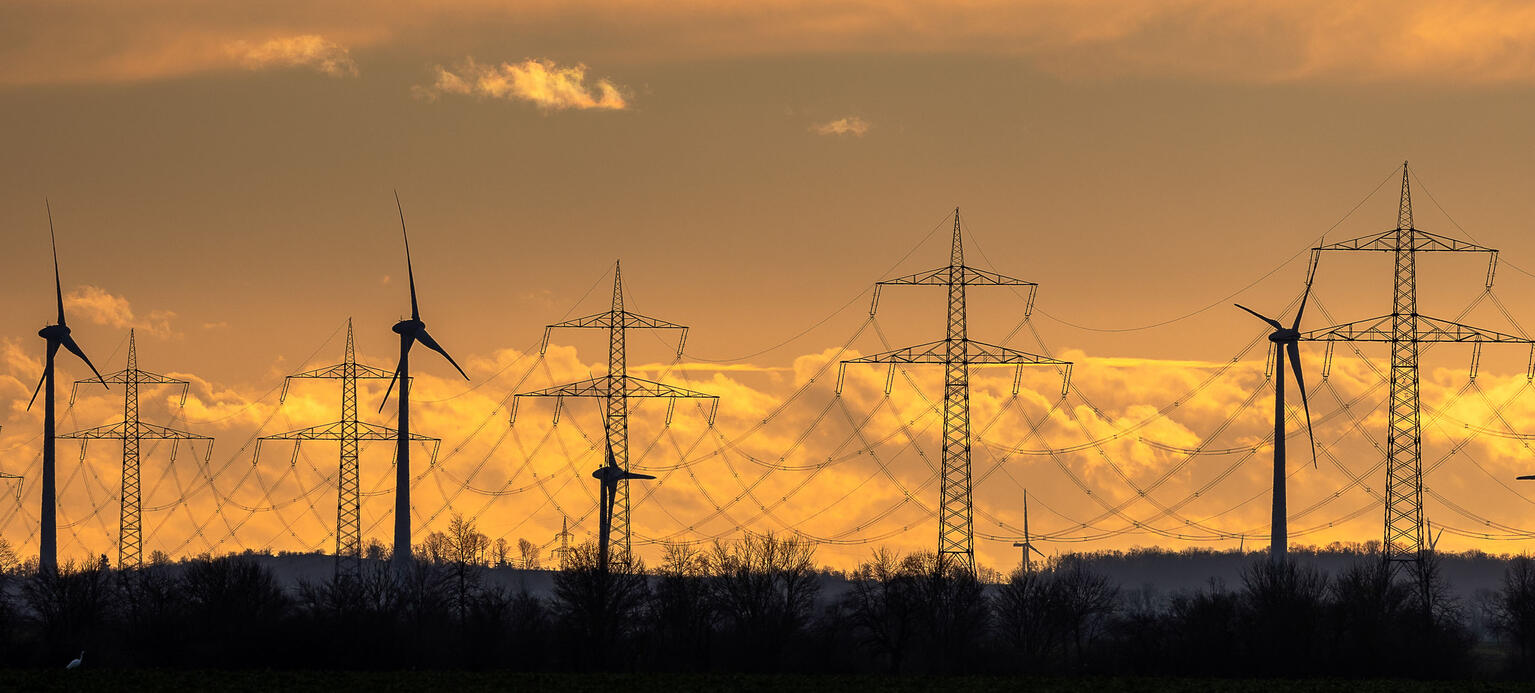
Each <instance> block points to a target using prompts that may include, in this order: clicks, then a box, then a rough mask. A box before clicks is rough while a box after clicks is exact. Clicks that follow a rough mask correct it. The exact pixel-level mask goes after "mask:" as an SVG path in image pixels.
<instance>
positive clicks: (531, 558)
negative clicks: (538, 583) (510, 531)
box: [517, 539, 538, 570]
mask: <svg viewBox="0 0 1535 693" xmlns="http://www.w3.org/2000/svg"><path fill="white" fill-rule="evenodd" d="M517 554H518V555H519V556H520V558H518V559H517V567H519V568H522V569H523V570H537V569H538V545H537V544H534V543H533V542H531V541H528V540H527V539H518V540H517Z"/></svg>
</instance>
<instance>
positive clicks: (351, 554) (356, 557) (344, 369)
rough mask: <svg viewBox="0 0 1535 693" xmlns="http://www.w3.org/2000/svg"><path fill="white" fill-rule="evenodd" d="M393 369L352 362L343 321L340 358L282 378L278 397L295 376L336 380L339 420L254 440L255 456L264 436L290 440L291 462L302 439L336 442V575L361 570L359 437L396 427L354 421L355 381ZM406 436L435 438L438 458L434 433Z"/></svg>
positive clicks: (381, 435) (380, 435)
mask: <svg viewBox="0 0 1535 693" xmlns="http://www.w3.org/2000/svg"><path fill="white" fill-rule="evenodd" d="M394 375H395V374H394V372H393V371H386V370H384V369H382V368H375V367H373V366H369V365H366V364H362V363H358V362H357V351H356V349H355V348H354V347H353V345H352V321H351V319H350V318H349V319H347V321H346V354H345V356H344V357H343V358H342V360H341V363H338V364H335V365H333V366H325V367H323V368H316V369H314V370H311V371H305V372H303V373H298V374H295V375H290V376H288V377H287V378H285V379H284V380H283V385H282V395H281V397H280V398H279V400H278V401H279V402H282V401H286V400H287V398H288V386H289V385H290V384H291V383H292V382H293V381H294V380H295V379H321V380H340V381H341V420H340V421H336V422H334V423H328V424H323V425H320V426H310V427H309V428H300V429H298V430H296V431H288V432H287V433H278V434H276V435H270V436H262V437H260V438H257V439H256V451H255V455H256V458H257V459H260V457H261V443H262V442H263V441H267V440H291V441H294V443H293V462H290V464H292V463H296V462H297V460H298V453H299V446H300V445H302V444H303V442H304V441H306V440H334V441H336V442H338V443H340V446H341V466H340V471H339V472H338V474H337V476H336V575H337V577H342V578H356V577H357V576H358V574H359V573H360V572H361V571H362V494H361V493H360V490H359V489H358V481H357V466H358V465H357V462H358V452H359V448H360V446H361V443H362V441H365V440H366V441H373V440H395V436H396V435H398V433H399V432H398V431H396V430H395V429H393V428H389V427H387V426H380V425H378V424H371V423H368V422H366V421H358V420H357V381H358V380H360V379H367V380H388V379H390V378H392V377H394ZM410 439H411V440H420V441H426V440H430V441H432V442H433V443H434V445H433V446H432V463H433V464H435V463H436V460H437V446H438V444H440V443H441V441H439V440H438V439H437V438H431V437H428V436H423V435H418V434H415V433H412V434H411V436H410Z"/></svg>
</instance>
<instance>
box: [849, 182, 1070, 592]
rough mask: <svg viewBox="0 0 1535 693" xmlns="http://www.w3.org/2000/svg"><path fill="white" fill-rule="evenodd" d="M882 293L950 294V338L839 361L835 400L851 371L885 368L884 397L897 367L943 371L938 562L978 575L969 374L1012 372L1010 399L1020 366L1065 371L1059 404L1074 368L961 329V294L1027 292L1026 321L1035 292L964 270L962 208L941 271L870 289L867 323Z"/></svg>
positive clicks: (1032, 285)
mask: <svg viewBox="0 0 1535 693" xmlns="http://www.w3.org/2000/svg"><path fill="white" fill-rule="evenodd" d="M885 286H942V287H947V288H948V290H949V311H948V321H947V326H948V336H947V337H945V338H944V339H940V340H938V341H936V342H928V343H926V344H918V345H917V346H913V347H907V348H905V349H896V350H894V351H888V352H885V353H883V354H875V355H873V356H865V357H863V358H856V359H848V360H846V361H843V362H842V363H841V364H840V365H839V366H838V370H837V395H838V396H841V395H842V375H843V371H844V370H846V368H847V364H849V363H885V364H890V376H889V377H886V379H885V394H886V395H889V394H890V385H891V382H892V379H893V376H894V374H895V367H896V365H898V364H916V363H930V364H942V365H943V367H944V386H943V477H942V490H941V492H940V493H941V496H940V498H939V504H938V561H939V563H940V564H942V562H944V561H946V560H950V559H951V558H953V559H958V560H959V561H960V564H961V565H962V566H963V567H964V568H965V569H967V570H969V571H971V572H974V571H975V529H974V507H973V505H972V503H971V486H970V366H972V365H976V366H1000V365H1012V366H1016V367H1017V372H1016V373H1015V374H1014V376H1013V394H1014V395H1016V394H1018V385H1019V381H1020V380H1021V379H1022V377H1023V367H1024V366H1064V367H1065V376H1064V380H1063V382H1062V385H1061V396H1062V397H1065V396H1066V392H1067V389H1068V388H1069V387H1070V383H1071V362H1070V361H1060V360H1057V359H1053V358H1049V357H1046V356H1038V355H1035V354H1030V353H1026V352H1022V351H1017V350H1015V349H1008V348H1007V347H1002V346H997V345H995V344H987V343H984V342H977V341H975V340H972V339H970V338H969V336H968V333H967V332H966V328H965V287H967V286H1026V287H1029V300H1028V303H1027V307H1026V308H1025V309H1024V317H1025V318H1027V317H1028V315H1029V313H1030V312H1031V311H1032V309H1033V305H1034V292H1035V290H1036V287H1038V286H1039V285H1038V284H1036V283H1034V282H1026V281H1024V280H1022V279H1014V278H1012V277H1008V276H1003V275H1001V274H997V273H995V272H988V271H986V270H981V269H976V268H974V267H969V266H966V265H965V246H964V241H963V239H962V237H961V235H960V224H959V208H958V207H955V208H954V238H953V242H952V245H951V246H950V250H949V264H948V266H946V267H939V268H938V269H934V270H928V271H926V272H918V273H916V274H912V275H908V276H905V277H899V278H897V279H891V280H887V281H882V282H878V283H876V284H875V285H874V300H873V302H872V303H871V304H870V305H869V316H870V317H873V316H874V312H875V311H876V310H877V309H878V308H879V291H880V288H881V287H885Z"/></svg>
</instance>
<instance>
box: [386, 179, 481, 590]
mask: <svg viewBox="0 0 1535 693" xmlns="http://www.w3.org/2000/svg"><path fill="white" fill-rule="evenodd" d="M394 206H395V209H396V210H398V211H399V213H400V236H401V237H403V238H404V239H405V274H406V276H407V277H409V278H410V319H409V320H401V321H399V322H397V323H395V324H394V331H395V332H396V333H397V334H399V335H400V365H399V366H397V367H396V368H395V369H394V377H393V378H391V379H390V380H389V389H388V390H385V391H384V401H382V402H379V405H378V409H379V411H383V410H384V405H385V404H387V403H388V402H389V393H390V392H392V391H393V390H394V384H395V382H396V381H398V382H399V383H400V417H399V418H400V420H399V422H398V423H397V425H396V428H397V429H398V430H399V435H398V437H397V438H396V441H397V442H396V445H397V446H398V447H396V454H395V456H396V458H397V459H396V462H395V481H394V484H395V486H394V564H395V567H396V568H400V569H403V568H405V567H406V566H409V565H410V563H411V552H410V534H411V533H410V348H411V346H413V345H414V344H415V343H416V342H421V344H423V345H425V346H426V348H428V349H431V350H432V351H435V352H437V353H439V354H442V357H443V358H445V359H447V360H448V363H451V364H453V367H454V368H457V369H458V374H459V375H462V376H464V380H468V379H469V375H468V374H467V373H465V372H464V369H463V368H460V367H459V365H458V362H457V361H454V360H453V357H452V356H449V355H448V352H447V351H446V350H444V349H443V348H442V346H441V345H439V344H438V343H437V341H436V340H434V339H432V336H431V335H429V334H427V333H426V323H424V322H421V309H420V307H419V306H417V305H416V273H415V270H414V269H412V268H411V264H410V236H409V235H407V234H406V233H405V207H404V206H402V205H401V204H400V193H399V191H395V193H394Z"/></svg>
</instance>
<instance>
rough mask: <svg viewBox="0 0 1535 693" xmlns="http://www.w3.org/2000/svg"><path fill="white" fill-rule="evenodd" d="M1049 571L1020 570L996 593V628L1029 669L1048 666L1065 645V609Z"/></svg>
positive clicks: (994, 606)
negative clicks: (1059, 601)
mask: <svg viewBox="0 0 1535 693" xmlns="http://www.w3.org/2000/svg"><path fill="white" fill-rule="evenodd" d="M1059 597H1060V594H1059V592H1058V591H1057V590H1056V589H1055V588H1054V585H1053V583H1052V580H1051V579H1050V577H1049V575H1048V574H1047V573H1043V572H1037V571H1032V570H1030V571H1025V570H1018V571H1016V572H1014V573H1013V574H1012V577H1010V578H1009V579H1008V581H1007V582H1006V583H1004V584H1003V585H1001V586H1000V587H998V588H997V591H996V594H995V596H993V597H992V612H993V613H994V614H995V616H996V620H995V628H996V632H998V633H999V634H1000V635H1001V636H1002V640H1003V641H1004V642H1005V643H1007V644H1008V645H1010V646H1012V649H1013V651H1014V652H1015V653H1016V654H1017V655H1018V657H1017V659H1016V660H1014V661H1015V662H1016V663H1017V664H1018V666H1019V667H1020V668H1022V669H1024V670H1026V671H1037V670H1041V669H1044V668H1045V667H1046V665H1047V662H1048V660H1049V659H1050V658H1051V657H1052V656H1053V655H1054V654H1055V653H1057V652H1058V651H1060V650H1061V649H1062V648H1063V647H1064V642H1065V636H1066V633H1067V628H1066V623H1065V610H1064V608H1062V606H1061V605H1060V604H1058V603H1057V602H1058V599H1059Z"/></svg>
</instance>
